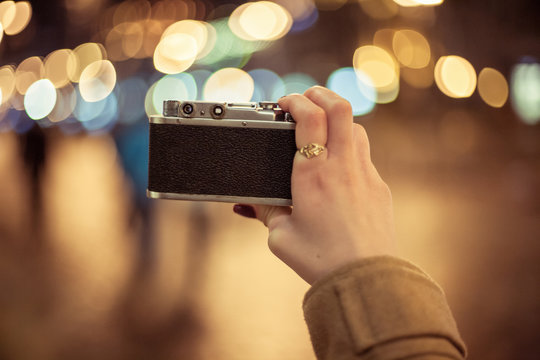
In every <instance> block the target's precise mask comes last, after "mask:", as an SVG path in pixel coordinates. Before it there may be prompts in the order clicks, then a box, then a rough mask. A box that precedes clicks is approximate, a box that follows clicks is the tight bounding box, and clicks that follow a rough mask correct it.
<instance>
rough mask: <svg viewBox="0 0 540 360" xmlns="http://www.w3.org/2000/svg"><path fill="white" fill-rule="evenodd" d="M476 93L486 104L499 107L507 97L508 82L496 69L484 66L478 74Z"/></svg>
mask: <svg viewBox="0 0 540 360" xmlns="http://www.w3.org/2000/svg"><path fill="white" fill-rule="evenodd" d="M478 93H479V94H480V97H481V98H482V100H484V101H485V102H486V104H488V105H489V106H492V107H494V108H500V107H502V106H503V105H504V104H505V103H506V100H507V99H508V83H507V82H506V79H505V77H504V75H503V74H501V73H500V72H499V71H498V70H495V69H493V68H488V67H486V68H483V69H482V70H481V71H480V73H479V74H478Z"/></svg>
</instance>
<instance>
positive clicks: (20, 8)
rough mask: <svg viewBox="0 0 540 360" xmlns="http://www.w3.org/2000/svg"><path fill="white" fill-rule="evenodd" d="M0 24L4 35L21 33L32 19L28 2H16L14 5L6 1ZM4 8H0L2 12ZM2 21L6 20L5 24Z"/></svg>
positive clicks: (30, 6)
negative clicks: (0, 23)
mask: <svg viewBox="0 0 540 360" xmlns="http://www.w3.org/2000/svg"><path fill="white" fill-rule="evenodd" d="M7 3H8V5H7V6H6V7H5V12H4V16H2V24H3V27H4V32H5V33H6V35H17V34H18V33H20V32H21V31H23V30H24V29H25V28H26V26H27V25H28V23H29V22H30V19H31V18H32V5H30V3H29V2H28V1H18V2H16V3H15V4H14V5H11V3H13V2H12V1H7ZM3 9H4V8H2V10H3ZM3 20H7V21H6V23H4V22H3Z"/></svg>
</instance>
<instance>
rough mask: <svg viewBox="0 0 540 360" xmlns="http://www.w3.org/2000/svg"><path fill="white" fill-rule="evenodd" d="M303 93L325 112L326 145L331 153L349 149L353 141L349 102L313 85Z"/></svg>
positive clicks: (346, 151)
mask: <svg viewBox="0 0 540 360" xmlns="http://www.w3.org/2000/svg"><path fill="white" fill-rule="evenodd" d="M304 95H305V96H306V97H307V98H308V99H309V100H311V101H312V102H313V103H314V104H316V105H317V106H319V107H320V108H322V109H323V110H324V112H325V113H326V118H327V121H328V124H327V129H328V130H327V138H328V141H327V147H328V148H329V149H330V152H331V153H334V154H338V155H342V154H346V153H348V152H349V151H350V149H351V147H352V143H353V140H352V139H353V135H352V128H353V116H352V108H351V104H350V103H349V102H348V101H347V100H345V99H344V98H342V97H341V96H339V95H338V94H336V93H335V92H333V91H331V90H328V89H326V88H323V87H321V86H314V87H312V88H309V89H308V90H307V91H306V92H305V93H304Z"/></svg>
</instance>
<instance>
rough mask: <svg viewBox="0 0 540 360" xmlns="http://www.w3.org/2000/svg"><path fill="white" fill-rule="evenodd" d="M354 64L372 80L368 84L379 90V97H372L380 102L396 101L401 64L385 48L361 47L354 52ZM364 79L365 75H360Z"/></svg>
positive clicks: (356, 68) (357, 69)
mask: <svg viewBox="0 0 540 360" xmlns="http://www.w3.org/2000/svg"><path fill="white" fill-rule="evenodd" d="M353 66H354V69H355V70H356V71H358V72H359V73H361V74H365V75H367V76H368V77H369V79H370V80H371V83H366V84H365V85H367V86H370V85H372V86H374V87H375V89H376V91H377V98H376V99H372V100H373V101H376V102H377V103H379V104H386V103H389V102H392V101H394V100H395V99H396V98H397V95H398V93H399V66H398V65H397V62H396V61H395V60H394V58H393V57H392V55H390V54H389V53H388V52H387V51H385V50H384V49H382V48H380V47H377V46H373V45H366V46H362V47H359V48H358V49H356V51H355V52H354V56H353ZM359 79H360V81H364V79H365V78H364V77H363V76H360V77H359Z"/></svg>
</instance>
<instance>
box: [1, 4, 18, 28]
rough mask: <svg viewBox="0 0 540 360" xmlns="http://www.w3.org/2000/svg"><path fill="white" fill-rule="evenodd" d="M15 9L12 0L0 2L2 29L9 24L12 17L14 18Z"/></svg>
mask: <svg viewBox="0 0 540 360" xmlns="http://www.w3.org/2000/svg"><path fill="white" fill-rule="evenodd" d="M16 11H17V10H16V8H15V2H14V1H2V2H0V24H2V29H3V28H5V27H7V26H10V25H11V23H12V22H13V19H15V12H16Z"/></svg>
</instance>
